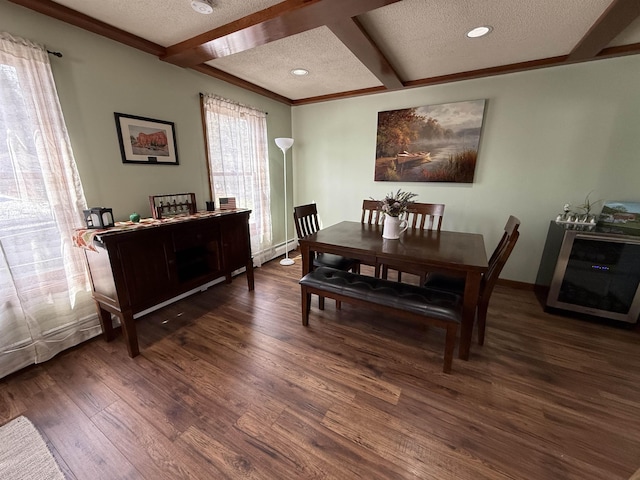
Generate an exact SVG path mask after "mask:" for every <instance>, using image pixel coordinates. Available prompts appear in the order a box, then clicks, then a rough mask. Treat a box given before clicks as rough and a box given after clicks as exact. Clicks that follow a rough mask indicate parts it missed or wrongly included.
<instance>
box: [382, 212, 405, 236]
mask: <svg viewBox="0 0 640 480" xmlns="http://www.w3.org/2000/svg"><path fill="white" fill-rule="evenodd" d="M408 226H409V225H408V224H407V221H406V220H405V219H403V218H400V217H392V216H391V215H385V216H384V225H383V226H382V238H387V239H389V240H397V239H399V238H400V234H401V233H402V232H404V231H405V230H406V229H407V228H408Z"/></svg>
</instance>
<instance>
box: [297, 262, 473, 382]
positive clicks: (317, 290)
mask: <svg viewBox="0 0 640 480" xmlns="http://www.w3.org/2000/svg"><path fill="white" fill-rule="evenodd" d="M300 287H301V289H302V325H304V326H307V325H309V310H310V307H311V295H312V294H315V295H319V296H321V297H328V298H332V299H334V300H337V301H341V302H346V303H351V304H354V305H362V306H367V307H371V308H373V309H376V310H380V311H383V312H387V313H392V314H395V315H398V316H402V317H405V318H409V319H412V320H417V321H421V322H425V323H427V324H428V325H432V326H436V327H440V328H444V329H446V331H447V335H446V342H445V348H444V366H443V368H442V371H443V372H445V373H449V372H451V364H452V362H453V351H454V349H455V346H456V336H457V332H458V325H460V321H461V315H462V314H461V304H462V302H461V298H460V296H459V295H456V294H454V293H450V292H442V291H437V290H431V289H427V288H424V287H419V286H416V285H409V284H406V283H400V282H393V281H390V280H385V279H381V278H375V277H369V276H366V275H360V274H357V273H352V272H345V271H343V270H336V269H334V268H328V267H319V268H316V269H315V270H313V271H312V272H310V273H308V274H307V275H305V276H304V277H303V278H302V279H301V280H300Z"/></svg>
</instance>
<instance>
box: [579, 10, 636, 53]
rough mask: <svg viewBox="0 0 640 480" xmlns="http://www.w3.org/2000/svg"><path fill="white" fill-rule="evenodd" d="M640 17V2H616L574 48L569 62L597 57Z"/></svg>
mask: <svg viewBox="0 0 640 480" xmlns="http://www.w3.org/2000/svg"><path fill="white" fill-rule="evenodd" d="M638 17H640V1H639V0H614V1H613V2H612V3H611V5H609V7H608V8H607V9H606V10H605V11H604V13H603V14H602V15H600V18H598V20H597V21H596V23H594V24H593V25H592V26H591V28H590V29H589V31H588V32H587V33H586V35H585V36H584V37H582V40H580V42H578V44H577V45H576V46H575V47H574V48H573V50H572V51H571V53H570V54H569V56H568V58H567V60H568V61H569V62H575V61H582V60H587V59H590V58H594V57H596V56H597V55H598V54H599V53H600V52H601V51H602V50H603V49H605V48H606V47H607V45H609V43H611V41H612V40H613V39H614V38H616V37H617V36H618V35H619V34H620V33H621V32H622V31H623V30H624V29H625V28H627V27H628V26H629V25H630V24H631V23H632V22H633V21H634V20H635V19H636V18H638Z"/></svg>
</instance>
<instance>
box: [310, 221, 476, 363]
mask: <svg viewBox="0 0 640 480" xmlns="http://www.w3.org/2000/svg"><path fill="white" fill-rule="evenodd" d="M299 244H300V252H301V255H302V275H303V276H304V275H306V274H307V273H309V272H310V271H311V270H312V269H313V259H314V257H315V254H316V253H332V254H335V255H342V256H344V257H349V258H354V259H356V260H359V261H360V262H362V263H365V264H367V265H376V266H379V265H384V264H385V263H388V264H392V265H394V266H396V267H398V268H400V269H401V268H402V266H403V265H407V266H408V265H411V266H412V267H413V268H412V269H414V270H415V268H416V267H418V268H419V269H422V268H424V271H425V272H438V273H445V274H448V275H452V276H459V277H463V278H464V279H465V288H464V294H463V298H462V322H461V327H460V343H459V348H458V357H459V358H460V359H463V360H468V359H469V353H470V349H471V339H472V334H473V325H474V321H475V313H476V307H477V304H478V299H479V296H480V282H481V280H482V275H483V274H484V273H485V272H486V271H487V269H488V261H487V253H486V250H485V245H484V238H483V236H482V235H481V234H479V233H467V232H453V231H438V230H424V229H412V228H409V229H407V230H406V231H405V232H404V233H403V234H402V235H401V236H400V238H399V239H396V240H391V239H385V238H383V237H382V225H369V224H364V223H360V222H351V221H344V222H340V223H337V224H335V225H332V226H330V227H327V228H324V229H321V230H318V231H317V232H316V233H313V234H311V235H308V236H306V237H304V238H301V239H299ZM376 271H378V268H376Z"/></svg>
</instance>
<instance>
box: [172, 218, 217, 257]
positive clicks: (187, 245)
mask: <svg viewBox="0 0 640 480" xmlns="http://www.w3.org/2000/svg"><path fill="white" fill-rule="evenodd" d="M219 238H220V229H219V228H218V226H217V225H213V224H211V223H209V224H207V225H203V226H192V227H188V228H182V229H180V230H176V231H174V232H173V234H172V239H173V251H174V252H180V251H182V250H190V249H192V248H194V247H205V246H206V245H207V244H209V243H212V242H213V243H219Z"/></svg>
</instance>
